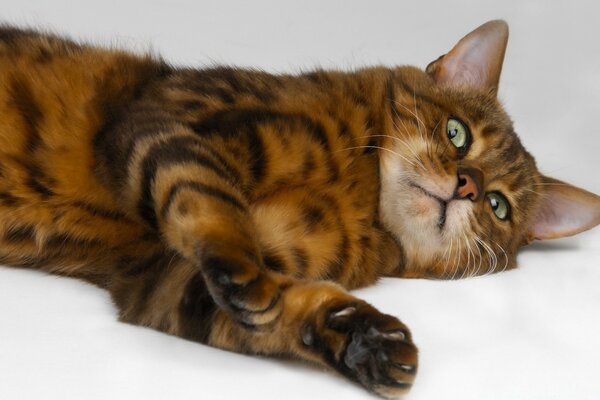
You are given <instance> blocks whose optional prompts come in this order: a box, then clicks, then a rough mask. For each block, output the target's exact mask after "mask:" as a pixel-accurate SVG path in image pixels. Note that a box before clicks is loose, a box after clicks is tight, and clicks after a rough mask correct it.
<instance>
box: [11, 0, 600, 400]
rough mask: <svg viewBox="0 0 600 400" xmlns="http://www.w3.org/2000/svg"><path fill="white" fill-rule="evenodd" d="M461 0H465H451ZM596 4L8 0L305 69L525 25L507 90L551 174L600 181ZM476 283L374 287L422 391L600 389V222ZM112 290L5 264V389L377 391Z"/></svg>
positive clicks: (244, 61)
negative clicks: (211, 336)
mask: <svg viewBox="0 0 600 400" xmlns="http://www.w3.org/2000/svg"><path fill="white" fill-rule="evenodd" d="M450 3H453V4H450ZM597 4H598V3H597V2H596V1H568V2H559V1H552V2H550V1H543V0H539V1H530V2H527V1H507V0H504V1H501V2H499V1H495V2H489V3H488V2H484V1H478V0H461V1H453V2H447V1H440V2H432V1H422V0H412V1H362V2H359V1H349V0H345V1H342V0H340V1H324V0H320V1H300V0H298V1H295V2H285V1H277V0H271V1H256V0H254V1H243V0H239V1H222V0H221V1H213V2H208V1H205V2H202V1H193V0H176V1H166V0H148V1H142V0H139V1H130V2H126V1H111V0H103V1H95V2H88V1H71V2H69V1H66V0H61V1H58V0H57V1H46V2H44V1H32V0H28V1H17V0H12V1H7V0H1V1H0V18H1V19H2V20H4V21H7V22H13V23H19V24H28V25H33V26H42V27H45V28H52V29H54V30H56V31H58V32H63V33H68V34H70V35H72V36H74V37H75V38H79V39H85V40H91V41H93V42H94V43H99V44H112V45H119V46H122V47H126V48H130V49H136V50H148V49H152V50H153V51H156V52H160V53H161V54H162V55H163V56H164V57H165V58H166V59H167V60H170V61H172V62H175V63H178V64H187V65H196V66H201V65H206V64H208V63H215V62H217V63H229V64H235V65H242V66H253V67H260V68H263V69H265V70H268V71H275V72H276V71H285V72H290V71H291V72H293V71H299V70H306V69H309V68H311V67H313V66H316V65H321V66H324V67H328V68H354V67H359V66H364V65H372V64H379V63H382V64H385V65H394V64H414V65H418V66H421V67H424V66H426V65H427V63H428V62H429V61H431V60H433V59H435V58H437V57H438V56H439V55H441V54H443V53H444V52H446V51H448V50H449V49H450V47H451V46H452V45H453V44H454V43H455V41H456V40H458V39H459V38H460V37H462V36H463V35H464V34H466V33H467V32H468V31H470V30H471V29H473V28H475V27H476V26H478V25H479V24H481V23H483V22H485V21H486V20H489V19H495V18H504V19H506V20H507V21H508V22H509V24H510V28H511V38H510V40H509V47H508V51H507V54H506V63H505V67H504V74H503V78H502V80H501V92H500V96H501V98H502V99H503V101H504V102H505V104H506V107H507V109H508V111H509V112H510V114H511V115H512V116H513V118H514V120H515V124H516V128H517V131H518V132H519V133H520V135H521V137H522V140H523V142H524V143H525V145H526V147H528V148H529V149H530V150H531V151H532V152H533V154H534V155H536V156H537V159H538V162H539V165H540V167H541V169H542V170H543V171H545V172H546V173H549V174H552V175H554V176H556V177H558V178H561V179H564V180H568V181H570V182H574V183H577V184H578V185H581V186H584V187H586V188H588V189H590V190H592V191H595V192H596V193H600V178H599V177H598V170H599V167H600V161H599V157H600V153H599V152H600V128H599V126H598V119H599V115H600V23H599V22H598V20H599V19H600V11H599V8H598V6H597ZM519 261H520V264H521V266H522V267H521V268H520V269H518V270H516V271H512V272H509V273H504V274H501V275H497V276H491V277H486V278H477V279H468V280H464V281H459V282H432V281H401V280H384V281H382V282H381V283H380V284H379V285H377V286H376V287H372V288H369V289H366V290H361V291H359V292H358V294H359V295H360V296H362V297H364V298H365V299H367V300H368V301H370V302H372V303H373V304H375V305H376V306H378V307H379V308H380V309H381V310H383V311H385V312H388V313H391V314H394V315H397V316H399V317H400V318H401V319H402V320H403V321H404V322H405V323H407V324H408V325H409V326H410V327H411V329H412V331H413V334H414V337H415V340H416V343H417V344H418V345H419V347H420V349H421V359H420V361H421V365H420V374H419V377H418V379H417V382H416V384H415V387H414V389H413V391H412V393H411V394H410V395H409V396H408V397H407V398H408V399H427V400H437V399H461V400H467V399H511V400H513V399H540V400H542V399H543V400H548V399H577V400H585V399H590V400H592V399H594V400H596V399H598V398H600V228H598V229H597V230H595V231H591V232H588V233H586V234H582V235H580V236H578V237H576V238H572V239H567V240H560V241H555V242H550V243H544V244H536V245H534V246H531V247H530V248H529V249H527V250H525V251H523V253H522V254H521V256H520V258H519ZM115 315H116V312H115V309H114V307H113V306H112V304H111V302H110V299H109V296H108V294H107V293H105V292H103V291H102V290H100V289H97V288H95V287H92V286H90V285H87V284H84V283H81V282H78V281H75V280H70V279H65V278H58V277H54V276H47V275H44V274H41V273H38V272H34V271H23V270H15V269H9V268H0V398H2V399H109V398H110V399H138V398H144V399H233V398H251V399H252V398H256V399H259V398H260V399H280V398H286V399H305V398H312V399H321V398H323V399H329V398H334V397H335V398H340V399H341V398H343V399H370V398H373V397H372V396H371V395H369V394H367V393H366V392H365V391H363V390H362V389H361V388H359V387H357V386H355V385H354V384H351V383H348V382H347V381H345V380H344V379H342V378H340V377H338V376H335V375H334V374H332V373H328V372H323V371H320V370H318V369H316V368H313V367H310V366H306V365H302V364H299V363H293V362H283V361H279V360H273V359H264V358H263V359H260V358H252V357H247V356H242V355H237V354H232V353H226V352H224V351H220V350H216V349H212V348H208V347H206V346H202V345H198V344H195V343H191V342H187V341H184V340H182V339H178V338H175V337H169V336H167V335H164V334H160V333H157V332H154V331H152V330H149V329H142V328H138V327H133V326H128V325H124V324H121V323H118V322H116V320H115Z"/></svg>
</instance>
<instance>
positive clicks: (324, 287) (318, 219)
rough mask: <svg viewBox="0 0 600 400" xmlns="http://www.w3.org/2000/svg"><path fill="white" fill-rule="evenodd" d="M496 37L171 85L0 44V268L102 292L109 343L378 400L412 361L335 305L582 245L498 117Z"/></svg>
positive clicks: (54, 44)
mask: <svg viewBox="0 0 600 400" xmlns="http://www.w3.org/2000/svg"><path fill="white" fill-rule="evenodd" d="M507 40H508V27H507V24H506V23H505V22H504V21H500V20H496V21H490V22H487V23H485V24H484V25H482V26H480V27H479V28H477V29H475V30H474V31H472V32H471V33H469V34H468V35H467V36H465V37H464V38H462V39H461V40H460V41H459V42H458V43H457V44H456V46H455V47H454V48H453V49H452V50H451V51H450V52H449V53H447V54H445V55H443V56H441V57H440V58H438V59H437V60H435V61H434V62H432V63H431V64H429V65H428V66H427V68H426V69H425V70H421V69H419V68H415V67H407V66H404V67H395V68H386V67H373V68H364V69H359V70H356V71H353V72H342V71H324V70H315V71H312V72H309V73H303V74H298V75H283V74H281V75H274V74H268V73H264V72H260V71H255V70H244V69H237V68H228V67H214V68H208V69H190V68H176V67H173V66H170V65H169V64H168V63H166V62H165V61H163V60H161V59H160V58H157V57H153V56H150V55H135V54H131V53H128V52H125V51H121V50H116V49H102V48H98V47H93V46H89V45H86V44H81V43H76V42H74V41H72V40H70V39H66V38H61V37H58V36H55V35H52V34H47V33H41V32H37V31H35V30H26V29H19V28H14V27H11V26H3V27H2V28H0V104H1V106H0V121H1V122H0V142H1V145H0V232H1V233H0V238H1V239H0V240H1V244H0V262H1V263H3V264H6V265H10V266H16V267H27V268H36V269H39V270H42V271H47V272H50V273H55V274H60V275H65V276H70V277H76V278H80V279H84V280H86V281H88V282H91V283H93V284H96V285H98V286H100V287H102V288H105V289H106V290H108V291H109V292H110V294H111V296H112V299H113V301H114V303H115V305H116V307H117V308H118V312H119V319H120V320H121V321H124V322H128V323H132V324H137V325H142V326H147V327H151V328H154V329H157V330H160V331H163V332H166V333H169V334H173V335H178V336H181V337H184V338H187V339H191V340H195V341H198V342H200V343H205V344H208V345H211V346H215V347H219V348H222V349H227V350H232V351H236V352H242V353H249V354H263V355H283V356H289V357H294V358H298V359H302V360H305V361H309V362H313V363H316V364H318V365H321V366H325V367H328V368H332V369H334V370H336V371H338V372H340V373H341V374H342V375H344V376H346V377H347V378H349V379H351V380H353V381H355V382H358V383H359V384H361V385H363V386H364V387H365V388H366V389H367V390H369V391H371V392H373V393H376V394H378V395H380V396H383V397H387V398H394V397H397V396H400V395H402V394H404V393H406V392H407V391H408V390H409V389H410V388H411V386H412V384H413V381H414V379H415V376H416V373H417V364H418V354H417V348H416V346H415V344H414V342H413V338H412V335H411V333H410V331H409V330H408V328H407V327H406V326H405V325H404V324H403V323H402V322H400V321H399V320H398V319H397V318H395V317H393V316H390V315H386V314H383V313H381V312H379V311H378V310H377V309H375V308H374V307H372V306H371V305H369V304H368V303H366V302H364V301H362V300H360V299H358V298H356V297H354V296H353V295H351V294H350V293H349V292H348V290H350V289H354V288H358V287H364V286H367V285H371V284H374V283H375V282H376V281H377V279H378V278H380V277H384V276H387V277H404V278H432V279H455V278H462V277H467V276H474V275H482V274H486V273H492V272H499V271H504V270H507V269H512V268H515V267H516V252H517V250H518V249H519V248H520V247H521V246H524V245H526V244H528V243H529V242H531V241H532V240H536V239H554V238H559V237H563V236H568V235H573V234H576V233H578V232H581V231H584V230H587V229H590V228H592V227H593V226H595V225H597V224H598V223H600V197H598V196H596V195H594V194H592V193H589V192H587V191H585V190H583V189H580V188H576V187H574V186H571V185H569V184H566V183H563V182H560V181H558V180H555V179H552V178H550V177H546V176H544V175H543V174H541V173H540V172H539V171H538V169H537V167H536V164H535V161H534V159H533V157H532V156H531V155H530V154H529V153H528V152H527V151H526V150H525V149H524V148H523V146H522V145H521V142H520V141H519V139H518V137H517V135H516V134H515V132H514V130H513V125H512V122H511V120H510V118H509V117H508V115H507V114H506V113H505V111H504V110H503V108H502V106H501V104H500V102H499V101H498V100H497V96H496V94H497V88H498V83H499V79H500V74H501V69H502V63H503V60H504V53H505V49H506V45H507Z"/></svg>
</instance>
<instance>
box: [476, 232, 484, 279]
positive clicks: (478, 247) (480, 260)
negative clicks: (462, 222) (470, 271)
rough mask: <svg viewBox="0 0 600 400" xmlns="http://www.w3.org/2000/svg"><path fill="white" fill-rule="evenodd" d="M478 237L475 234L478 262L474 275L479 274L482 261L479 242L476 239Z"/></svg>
mask: <svg viewBox="0 0 600 400" xmlns="http://www.w3.org/2000/svg"><path fill="white" fill-rule="evenodd" d="M478 239H479V236H477V235H475V239H474V241H475V248H476V249H477V253H478V255H479V264H478V265H477V272H476V273H475V275H479V271H481V264H482V263H483V255H482V254H481V249H480V247H481V246H480V244H479V243H478V242H477V240H478Z"/></svg>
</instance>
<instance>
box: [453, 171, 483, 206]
mask: <svg viewBox="0 0 600 400" xmlns="http://www.w3.org/2000/svg"><path fill="white" fill-rule="evenodd" d="M482 191H483V172H481V170H479V169H477V168H459V170H458V187H457V188H456V198H458V199H469V200H472V201H477V200H479V199H480V198H481V195H482V194H483V193H482Z"/></svg>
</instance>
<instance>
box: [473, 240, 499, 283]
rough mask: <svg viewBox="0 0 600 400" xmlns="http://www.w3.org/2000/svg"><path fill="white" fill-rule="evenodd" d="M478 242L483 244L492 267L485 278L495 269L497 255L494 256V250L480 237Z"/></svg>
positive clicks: (485, 274)
mask: <svg viewBox="0 0 600 400" xmlns="http://www.w3.org/2000/svg"><path fill="white" fill-rule="evenodd" d="M477 241H478V242H479V243H480V244H481V246H482V247H483V249H484V250H485V252H486V253H487V256H488V260H489V263H490V267H489V268H488V269H487V271H486V272H485V273H484V274H483V276H487V275H489V274H490V273H491V271H493V269H494V257H495V255H494V252H493V251H492V248H491V247H490V246H489V245H488V244H487V243H486V242H485V241H484V240H483V239H481V238H480V237H477Z"/></svg>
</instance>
